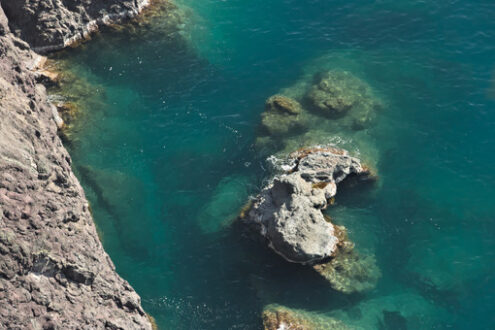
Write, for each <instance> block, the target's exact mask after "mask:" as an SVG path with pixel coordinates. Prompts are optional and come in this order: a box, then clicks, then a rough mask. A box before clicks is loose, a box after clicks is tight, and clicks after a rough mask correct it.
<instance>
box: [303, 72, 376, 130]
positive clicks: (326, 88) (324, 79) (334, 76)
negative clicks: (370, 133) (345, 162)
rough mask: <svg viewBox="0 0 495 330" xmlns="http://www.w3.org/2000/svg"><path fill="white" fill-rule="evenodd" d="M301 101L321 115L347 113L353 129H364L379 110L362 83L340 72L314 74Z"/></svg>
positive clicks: (366, 86) (336, 115)
mask: <svg viewBox="0 0 495 330" xmlns="http://www.w3.org/2000/svg"><path fill="white" fill-rule="evenodd" d="M305 100H306V101H307V102H308V104H309V105H310V108H312V109H314V110H315V111H316V112H317V113H318V114H322V115H324V116H329V117H333V118H336V117H342V116H344V115H345V114H347V113H348V112H349V113H350V115H351V117H352V126H353V128H354V129H362V128H365V127H367V126H368V125H369V124H370V123H371V121H372V120H373V119H374V117H375V111H376V109H378V108H380V107H381V104H380V102H379V101H378V100H377V99H376V98H375V97H374V96H373V93H372V91H371V88H370V87H369V86H368V85H367V84H366V83H365V82H363V81H362V80H360V79H358V78H357V77H355V76H354V75H352V74H351V73H350V72H348V71H341V70H330V71H327V72H324V73H320V74H318V75H316V76H315V83H314V84H313V86H311V87H310V89H309V90H308V92H307V94H306V96H305ZM351 110H352V111H351Z"/></svg>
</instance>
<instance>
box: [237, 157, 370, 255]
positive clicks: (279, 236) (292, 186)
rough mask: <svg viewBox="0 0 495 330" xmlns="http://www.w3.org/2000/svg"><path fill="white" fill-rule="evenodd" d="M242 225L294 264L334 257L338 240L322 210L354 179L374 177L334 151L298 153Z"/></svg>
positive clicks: (358, 164) (262, 193)
mask: <svg viewBox="0 0 495 330" xmlns="http://www.w3.org/2000/svg"><path fill="white" fill-rule="evenodd" d="M281 168H282V169H284V170H285V173H283V174H281V175H276V176H275V177H274V178H273V180H272V182H271V183H270V184H269V185H268V186H267V187H266V188H264V189H263V190H262V191H261V193H260V194H259V196H258V197H257V198H256V200H255V201H254V203H253V205H252V207H251V209H250V210H249V212H248V213H247V214H246V216H245V218H244V219H243V220H244V221H245V222H246V223H247V224H249V225H250V226H253V227H255V228H256V231H257V232H259V233H260V234H261V235H263V236H264V237H265V238H266V239H267V240H268V242H269V246H270V247H271V248H272V249H273V250H274V251H275V252H277V253H278V254H280V255H281V256H282V257H283V258H285V259H286V260H288V261H290V262H297V263H304V264H306V263H314V262H318V261H322V260H324V259H326V258H329V257H331V256H333V255H334V253H335V251H336V250H337V244H338V243H339V239H338V237H337V235H336V233H335V227H334V225H333V224H332V223H330V222H329V221H327V219H326V218H325V216H324V214H323V213H322V210H324V209H325V208H327V206H328V203H329V201H330V200H331V198H332V197H334V196H335V194H336V193H337V184H338V183H339V182H341V181H342V180H344V179H345V178H346V177H347V176H349V175H357V176H362V177H363V178H365V177H368V176H369V172H368V171H367V170H366V168H364V167H363V166H362V165H361V163H360V162H359V160H358V159H357V158H354V157H351V156H349V155H348V154H347V152H346V151H344V150H341V149H335V148H314V149H306V150H301V151H298V152H295V153H293V154H291V155H290V156H289V159H288V160H287V161H286V162H285V163H284V164H283V165H281Z"/></svg>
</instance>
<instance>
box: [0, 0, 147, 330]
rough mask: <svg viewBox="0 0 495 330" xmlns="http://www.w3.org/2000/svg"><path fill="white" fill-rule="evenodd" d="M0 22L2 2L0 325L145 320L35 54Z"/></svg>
mask: <svg viewBox="0 0 495 330" xmlns="http://www.w3.org/2000/svg"><path fill="white" fill-rule="evenodd" d="M32 2H34V1H32ZM72 2H73V1H72ZM5 3H6V1H4V0H1V4H2V6H4V4H5ZM19 3H23V4H25V3H27V2H26V1H9V4H10V5H12V6H17V5H18V4H19ZM47 3H53V2H50V1H39V6H41V5H42V4H45V5H46V4H47ZM26 11H27V9H26ZM26 15H28V14H26ZM39 19H40V20H41V17H40V18H39ZM7 24H8V21H7V18H6V17H5V15H4V13H3V10H2V9H1V7H0V328H1V329H105V328H108V329H151V324H150V322H149V320H148V318H147V316H146V314H145V313H144V311H143V309H142V308H141V304H140V298H139V296H138V295H137V294H136V292H135V291H134V290H133V289H132V287H131V286H130V285H129V284H128V283H127V282H126V281H125V280H123V279H122V278H120V277H119V276H118V275H117V273H116V272H115V268H114V266H113V264H112V262H111V260H110V258H109V257H108V255H107V254H106V253H105V251H104V250H103V247H102V245H101V243H100V241H99V239H98V236H97V234H96V229H95V226H94V223H93V221H92V218H91V214H90V211H89V206H88V202H87V201H86V198H85V195H84V192H83V190H82V188H81V186H80V184H79V182H78V180H77V179H76V177H75V176H74V174H73V173H72V170H71V158H70V156H69V155H68V153H67V151H66V150H65V149H64V147H63V146H62V143H61V141H60V139H59V138H58V136H57V127H56V123H55V121H54V114H55V113H56V112H55V111H54V109H53V106H52V105H50V104H49V103H48V102H47V100H46V93H45V88H44V87H43V86H41V85H39V84H37V83H36V81H35V75H34V73H33V72H31V71H30V69H29V68H32V67H34V66H35V63H36V62H37V58H38V56H37V55H36V54H34V53H33V52H32V51H30V49H29V46H28V45H27V44H26V43H25V42H23V41H21V40H19V39H17V38H15V37H14V36H13V35H12V34H11V33H10V31H9V27H8V25H7Z"/></svg>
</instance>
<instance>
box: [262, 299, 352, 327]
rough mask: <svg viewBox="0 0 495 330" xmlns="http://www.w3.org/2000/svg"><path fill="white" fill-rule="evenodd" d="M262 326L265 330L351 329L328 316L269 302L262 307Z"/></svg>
mask: <svg viewBox="0 0 495 330" xmlns="http://www.w3.org/2000/svg"><path fill="white" fill-rule="evenodd" d="M262 318H263V327H264V329H265V330H281V329H291V330H327V329H333V330H351V329H354V328H352V327H349V326H347V325H346V324H344V323H343V322H342V321H339V320H337V319H335V318H332V317H330V316H326V315H321V314H317V313H312V312H308V311H304V310H300V309H292V308H288V307H285V306H281V305H277V304H270V305H267V306H266V307H265V308H264V309H263V315H262Z"/></svg>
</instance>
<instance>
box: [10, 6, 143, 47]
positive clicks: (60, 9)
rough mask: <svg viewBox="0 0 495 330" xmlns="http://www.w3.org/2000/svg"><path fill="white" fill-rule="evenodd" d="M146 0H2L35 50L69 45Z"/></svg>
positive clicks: (18, 31)
mask: <svg viewBox="0 0 495 330" xmlns="http://www.w3.org/2000/svg"><path fill="white" fill-rule="evenodd" d="M149 3H150V1H149V0H107V1H101V0H87V1H80V0H71V1H60V0H45V1H38V0H16V1H10V0H2V1H1V4H2V7H3V9H4V10H5V14H6V16H7V18H8V19H9V25H10V27H11V29H12V32H14V33H15V34H16V35H17V36H18V37H20V38H21V39H23V40H25V41H27V42H28V43H29V44H30V45H31V47H33V49H34V50H35V51H37V52H48V51H53V50H57V49H62V48H64V47H67V46H71V45H73V44H75V43H77V42H78V41H80V40H83V39H87V38H89V36H90V34H91V33H92V32H95V31H97V30H98V28H99V26H102V25H108V24H112V23H115V22H120V21H121V20H122V19H126V18H130V17H134V16H136V15H137V14H138V13H139V12H141V10H142V9H143V8H144V7H145V6H147V5H148V4H149Z"/></svg>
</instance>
